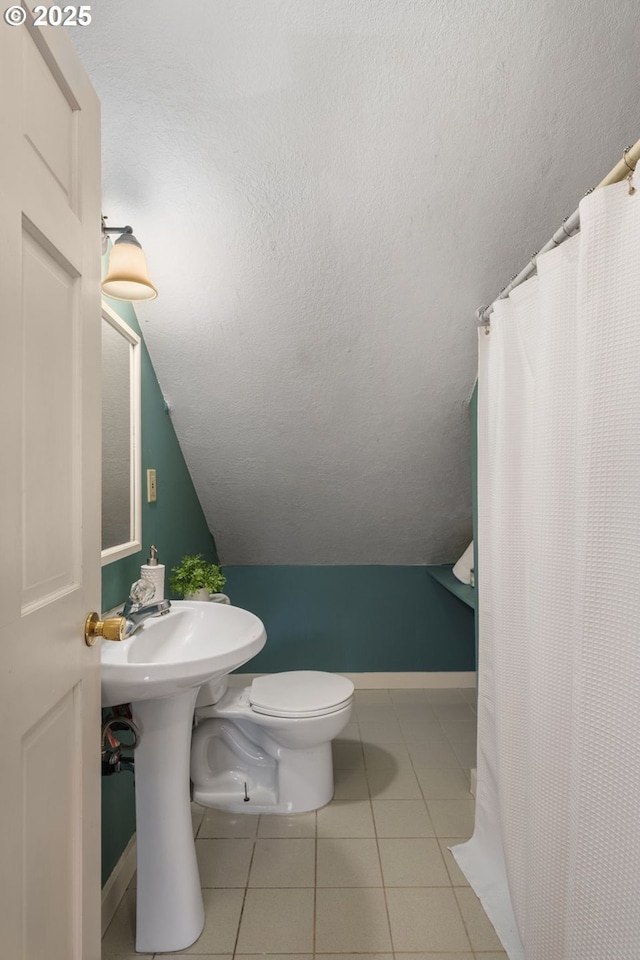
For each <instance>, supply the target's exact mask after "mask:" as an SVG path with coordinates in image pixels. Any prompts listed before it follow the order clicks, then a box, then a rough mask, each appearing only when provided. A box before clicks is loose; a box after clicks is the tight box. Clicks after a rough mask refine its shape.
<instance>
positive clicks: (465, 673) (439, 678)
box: [229, 670, 476, 690]
mask: <svg viewBox="0 0 640 960" xmlns="http://www.w3.org/2000/svg"><path fill="white" fill-rule="evenodd" d="M260 676H262V674H260V673H233V674H231V675H230V676H229V686H231V687H245V686H247V684H249V683H251V681H252V680H255V678H256V677H260ZM342 676H343V677H348V678H349V680H351V681H352V683H353V685H354V686H355V688H356V690H386V689H388V688H389V689H391V690H399V689H407V690H408V689H410V688H412V687H424V688H426V689H430V690H440V689H442V690H444V689H447V688H451V687H465V688H471V689H475V685H476V674H475V671H473V670H460V671H452V672H451V673H431V672H426V671H423V672H407V673H343V674H342Z"/></svg>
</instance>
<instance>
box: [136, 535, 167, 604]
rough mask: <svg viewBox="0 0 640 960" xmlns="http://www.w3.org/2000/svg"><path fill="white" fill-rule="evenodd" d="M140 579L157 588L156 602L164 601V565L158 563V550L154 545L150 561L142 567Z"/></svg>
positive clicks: (150, 552) (150, 550)
mask: <svg viewBox="0 0 640 960" xmlns="http://www.w3.org/2000/svg"><path fill="white" fill-rule="evenodd" d="M140 577H141V579H142V580H149V581H150V582H151V583H152V584H153V586H154V587H155V593H154V595H153V600H154V602H156V601H158V600H164V564H163V563H158V550H157V548H156V547H154V546H153V544H151V547H150V548H149V559H148V560H147V562H146V563H143V564H142V566H141V567H140Z"/></svg>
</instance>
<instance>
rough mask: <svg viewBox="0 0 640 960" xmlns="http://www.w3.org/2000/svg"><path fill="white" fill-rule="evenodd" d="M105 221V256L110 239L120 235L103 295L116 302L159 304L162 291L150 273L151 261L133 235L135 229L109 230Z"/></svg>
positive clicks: (104, 282) (112, 250)
mask: <svg viewBox="0 0 640 960" xmlns="http://www.w3.org/2000/svg"><path fill="white" fill-rule="evenodd" d="M105 219H106V218H105V217H103V218H102V252H103V253H106V250H107V236H108V234H110V233H120V234H121V236H120V237H118V239H117V240H116V242H115V243H114V245H113V247H112V248H111V253H110V254H109V269H108V270H107V275H106V277H105V278H104V280H103V281H102V291H103V293H106V295H107V296H108V297H113V299H114V300H155V298H156V297H157V296H158V291H157V290H156V288H155V287H154V285H153V284H152V283H151V280H150V279H149V274H148V272H147V259H146V257H145V255H144V252H143V250H142V247H141V246H140V244H139V243H138V241H137V240H136V238H135V237H134V235H133V230H132V228H131V227H107V226H106V224H105V222H104V221H105Z"/></svg>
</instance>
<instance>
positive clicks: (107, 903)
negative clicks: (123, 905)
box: [102, 833, 136, 937]
mask: <svg viewBox="0 0 640 960" xmlns="http://www.w3.org/2000/svg"><path fill="white" fill-rule="evenodd" d="M135 872H136V835H135V833H134V835H133V836H132V837H131V839H130V840H129V843H128V844H127V845H126V847H125V848H124V850H123V851H122V855H121V857H120V859H119V860H118V862H117V863H116V865H115V867H114V868H113V870H112V871H111V873H110V875H109V879H108V880H107V882H106V883H105V885H104V887H103V888H102V936H103V937H104V935H105V933H106V931H107V927H108V926H109V924H110V923H111V921H112V920H113V915H114V913H115V912H116V910H117V909H118V904H119V903H120V901H121V900H122V898H123V897H124V895H125V892H126V890H127V887H128V886H129V884H130V883H131V880H132V878H133V875H134V873H135Z"/></svg>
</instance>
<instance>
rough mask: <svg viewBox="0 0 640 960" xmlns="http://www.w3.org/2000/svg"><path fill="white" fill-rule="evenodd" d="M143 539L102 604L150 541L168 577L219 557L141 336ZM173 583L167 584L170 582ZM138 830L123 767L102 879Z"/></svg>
mask: <svg viewBox="0 0 640 960" xmlns="http://www.w3.org/2000/svg"><path fill="white" fill-rule="evenodd" d="M107 302H108V303H109V306H111V307H112V308H113V309H114V310H115V311H116V313H118V314H119V315H120V316H121V317H122V318H123V319H124V320H125V321H126V322H127V323H128V324H129V326H130V327H132V328H133V329H134V330H135V331H136V332H137V333H140V334H141V330H140V327H139V324H138V321H137V319H136V315H135V312H134V310H133V307H132V306H131V304H129V303H124V302H119V301H117V300H110V299H108V298H107ZM153 467H154V468H155V469H156V471H157V482H158V499H157V501H156V503H146V502H145V501H146V489H147V485H146V470H147V468H153ZM142 477H143V484H142V488H143V498H142V499H143V504H142V545H143V549H142V550H141V551H140V552H139V553H136V554H133V555H132V556H130V557H125V558H124V559H122V560H117V561H116V562H115V563H111V564H109V565H108V566H106V567H103V568H102V609H103V610H109V609H111V608H112V607H114V606H116V605H117V604H121V603H124V601H125V600H126V598H127V596H128V595H129V587H130V586H131V584H132V583H133V581H134V580H137V579H138V578H139V576H140V565H141V564H142V563H144V562H145V561H146V558H147V556H148V549H149V546H150V545H151V544H152V543H154V544H155V545H156V546H157V548H158V554H159V557H160V561H161V562H162V563H164V564H165V565H166V568H167V570H166V577H167V580H168V577H169V570H170V568H171V567H172V566H175V565H176V564H177V563H178V561H179V560H180V558H181V557H182V556H184V554H186V553H204V554H205V555H206V556H207V558H208V559H210V560H217V555H216V548H215V543H214V540H213V537H212V535H211V533H210V532H209V530H208V528H207V523H206V521H205V518H204V514H203V512H202V508H201V507H200V503H199V501H198V498H197V496H196V492H195V490H194V488H193V483H192V482H191V477H190V475H189V471H188V469H187V466H186V463H185V461H184V457H183V456H182V451H181V449H180V445H179V443H178V440H177V438H176V435H175V432H174V429H173V425H172V423H171V419H170V417H169V415H168V413H167V412H166V409H165V402H164V398H163V396H162V393H161V391H160V387H159V386H158V381H157V379H156V375H155V373H154V370H153V366H152V364H151V360H150V358H149V354H148V352H147V348H146V346H145V344H144V339H143V341H142ZM167 589H168V584H167ZM134 831H135V794H134V783H133V776H132V774H130V773H120V774H116V775H114V776H111V777H103V779H102V882H103V883H104V882H105V880H106V879H107V877H108V876H109V874H110V873H111V871H112V870H113V868H114V866H115V865H116V863H117V862H118V859H119V857H120V855H121V854H122V851H123V850H124V848H125V847H126V845H127V843H128V841H129V839H130V838H131V836H132V834H133V833H134Z"/></svg>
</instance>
